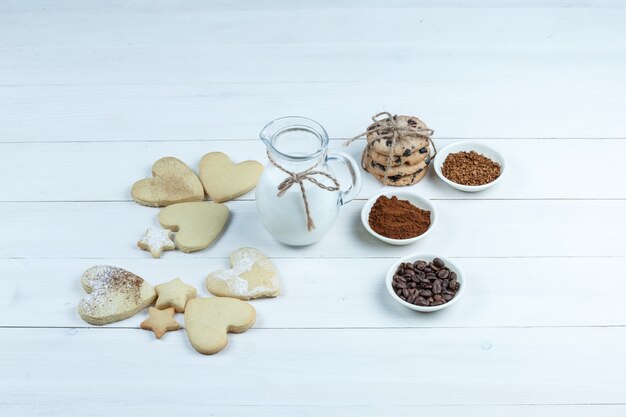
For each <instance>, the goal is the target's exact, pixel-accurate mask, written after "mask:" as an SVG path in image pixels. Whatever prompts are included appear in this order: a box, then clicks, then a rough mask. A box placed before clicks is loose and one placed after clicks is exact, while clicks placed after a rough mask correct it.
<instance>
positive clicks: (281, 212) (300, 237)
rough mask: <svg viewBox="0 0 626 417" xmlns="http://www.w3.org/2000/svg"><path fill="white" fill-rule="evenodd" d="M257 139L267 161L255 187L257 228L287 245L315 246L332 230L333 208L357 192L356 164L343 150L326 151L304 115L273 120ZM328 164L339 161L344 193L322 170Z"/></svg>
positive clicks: (323, 137) (322, 136) (321, 134)
mask: <svg viewBox="0 0 626 417" xmlns="http://www.w3.org/2000/svg"><path fill="white" fill-rule="evenodd" d="M260 137H261V140H262V141H263V142H264V143H265V145H266V146H267V155H268V159H269V161H268V163H267V165H266V166H265V169H264V170H263V173H262V174H261V178H260V179H259V182H258V183H257V186H256V205H257V209H258V211H259V214H260V216H261V221H262V223H263V225H264V226H265V228H266V229H267V230H268V231H269V232H270V233H271V235H272V236H274V238H275V239H276V240H278V241H279V242H282V243H285V244H287V245H294V246H303V245H310V244H311V243H315V242H317V241H318V240H320V239H321V238H322V237H323V236H324V235H325V234H326V233H327V232H328V231H329V230H330V228H331V227H332V225H333V223H334V222H335V219H337V216H338V214H339V208H340V207H341V206H342V205H343V204H346V203H348V202H350V201H351V200H352V199H353V198H354V197H356V195H357V194H358V193H359V191H360V190H361V173H360V172H359V167H358V165H357V163H356V162H355V160H354V159H353V158H352V157H351V156H349V155H347V154H345V153H343V152H337V151H332V150H329V149H328V134H327V133H326V130H324V128H323V127H322V126H321V125H320V124H319V123H317V122H315V121H313V120H311V119H307V118H305V117H293V116H292V117H282V118H280V119H276V120H274V121H272V122H270V123H269V124H268V125H267V126H265V128H264V129H263V130H262V131H261V133H260ZM331 160H338V161H341V162H343V163H344V164H345V166H346V167H347V169H348V172H349V173H350V177H351V180H352V184H351V185H350V187H348V188H347V190H345V191H342V190H340V189H339V184H338V183H336V180H335V178H336V177H335V175H334V173H333V172H332V171H331V169H330V167H329V166H328V161H331ZM342 188H343V187H342ZM307 208H308V215H307ZM311 226H312V227H311Z"/></svg>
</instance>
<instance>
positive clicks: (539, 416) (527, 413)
mask: <svg viewBox="0 0 626 417" xmlns="http://www.w3.org/2000/svg"><path fill="white" fill-rule="evenodd" d="M117 404H118V405H119V406H120V407H121V406H122V405H121V404H119V403H117ZM68 406H69V405H68ZM112 408H113V407H112V406H109V407H107V408H106V410H108V409H112ZM415 408H416V407H415V406H412V405H406V406H374V407H373V406H334V407H333V406H282V405H275V406H236V405H235V406H223V405H211V406H207V405H204V404H201V403H200V404H199V403H197V402H190V403H188V404H184V405H181V404H179V405H178V406H171V408H170V407H164V406H163V405H162V404H161V403H159V402H158V401H155V402H153V403H150V404H142V405H141V407H139V406H138V405H137V403H136V402H129V403H128V404H124V409H123V412H124V413H129V412H130V413H132V415H133V416H153V415H155V414H159V413H162V412H169V413H176V412H181V411H182V412H184V413H185V415H186V416H188V417H193V416H199V417H203V416H206V415H207V414H206V413H207V412H210V413H212V414H211V415H216V416H220V417H247V416H249V415H250V414H251V413H254V415H255V416H257V417H293V416H296V415H297V416H325V417H335V416H337V417H345V416H359V417H379V416H381V415H388V414H391V415H393V416H397V417H413V416H415V412H416V410H415ZM418 408H419V412H420V413H423V414H425V415H428V416H429V417H451V416H459V415H461V416H464V417H502V416H507V417H554V416H568V417H588V416H589V414H590V413H593V415H594V417H622V416H623V415H624V412H625V410H626V406H624V405H621V404H593V405H590V404H578V405H537V404H532V405H454V406H446V405H420V406H419V407H418ZM7 409H8V410H10V411H13V412H14V414H15V415H20V416H25V417H26V416H39V415H40V413H41V412H42V411H45V412H46V416H50V417H54V416H67V414H66V413H67V410H63V409H62V408H61V407H57V406H56V405H52V404H46V405H45V406H41V405H39V406H38V407H33V405H32V404H13V403H11V404H9V405H8V406H7ZM114 411H116V412H122V410H121V408H120V409H119V410H118V409H115V410H114ZM90 415H93V416H99V415H103V416H104V415H105V414H100V410H96V411H95V414H94V411H91V410H90Z"/></svg>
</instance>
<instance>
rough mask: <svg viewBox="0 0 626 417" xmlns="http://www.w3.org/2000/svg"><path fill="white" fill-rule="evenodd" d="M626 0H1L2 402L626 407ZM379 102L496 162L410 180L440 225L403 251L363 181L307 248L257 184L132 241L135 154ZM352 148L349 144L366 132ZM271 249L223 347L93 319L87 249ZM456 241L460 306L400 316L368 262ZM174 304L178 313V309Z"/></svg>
mask: <svg viewBox="0 0 626 417" xmlns="http://www.w3.org/2000/svg"><path fill="white" fill-rule="evenodd" d="M623 6H626V4H624V2H621V1H617V0H616V1H610V0H607V1H598V2H592V1H579V2H576V1H566V0H545V1H536V2H524V1H516V0H507V1H500V2H496V1H487V0H482V1H478V2H469V1H463V0H456V1H455V0H446V1H442V2H434V1H432V2H431V1H409V0H395V1H388V2H380V1H374V0H364V1H349V0H343V1H317V2H316V1H294V2H290V1H286V0H284V1H280V0H276V1H257V2H253V1H242V2H228V1H184V2H168V1H148V0H141V1H131V2H126V1H111V0H105V1H85V2H81V1H68V0H61V1H43V0H41V1H17V0H14V1H11V0H1V1H0V219H2V220H1V221H0V229H1V230H2V231H3V239H2V243H1V244H0V283H1V285H2V288H1V290H0V305H2V306H3V307H4V308H3V313H2V314H1V315H0V415H2V416H23V415H24V416H31V415H33V416H34V415H45V416H68V415H77V416H79V415H80V416H84V415H90V416H101V415H102V416H104V415H114V414H117V415H155V414H156V415H165V414H167V415H202V416H207V415H213V416H249V415H255V416H296V415H297V416H318V415H323V416H334V415H358V416H378V415H381V416H383V415H384V416H388V415H397V416H409V415H411V416H413V415H429V416H435V417H438V416H453V415H454V416H481V417H482V416H587V415H594V416H623V415H626V361H625V360H624V352H625V349H626V305H625V303H626V273H625V272H624V271H625V270H626V221H625V220H624V218H625V216H626V187H624V180H625V179H626V175H625V174H624V162H623V161H624V155H626V122H625V110H626V8H624V7H623ZM380 110H388V111H391V112H397V113H408V114H415V115H418V116H420V117H422V118H423V119H424V120H426V121H427V122H428V124H429V125H431V126H432V127H433V128H434V129H435V130H436V138H437V144H438V145H439V146H443V145H445V144H447V143H450V142H452V141H456V140H459V139H468V138H471V139H476V140H482V141H484V142H486V143H488V144H490V145H492V146H494V147H496V148H498V149H499V150H500V151H501V152H502V153H503V154H504V155H505V156H506V158H507V163H508V172H507V175H506V177H505V178H504V179H503V181H502V183H501V184H499V185H498V186H497V187H494V188H493V189H490V190H489V191H487V192H484V193H480V194H472V195H470V194H463V193H460V192H456V191H454V190H452V189H450V188H446V186H445V185H444V184H443V183H441V182H440V181H438V180H437V179H436V178H435V176H434V175H430V176H429V177H428V178H427V179H426V180H424V181H423V182H421V183H419V184H418V185H416V186H414V187H412V188H413V189H414V190H415V191H416V192H419V193H421V194H422V195H424V196H425V197H428V198H431V199H433V202H434V204H435V205H436V206H437V208H438V209H439V210H440V216H441V217H440V219H441V221H440V222H439V224H438V228H437V230H436V231H435V233H434V234H433V235H432V236H430V237H429V238H428V239H426V240H424V241H423V242H420V243H418V244H416V245H414V246H411V247H399V248H395V247H389V246H385V245H384V244H382V243H380V242H378V241H376V240H374V239H373V238H371V237H370V236H369V235H368V234H367V233H366V232H365V231H364V230H363V229H362V228H361V226H360V224H359V210H360V207H361V206H362V204H363V201H364V200H365V199H366V198H368V197H369V196H371V195H373V194H374V193H376V192H378V191H380V190H381V187H380V186H379V185H378V184H377V183H376V182H375V181H373V180H372V179H371V178H369V177H366V178H365V181H364V187H363V191H362V192H361V194H360V196H359V199H358V200H356V201H354V202H352V203H351V204H349V205H348V206H346V207H344V209H343V210H342V212H341V215H340V218H339V219H338V221H337V223H336V226H335V227H334V229H333V230H332V231H331V232H330V234H329V235H328V236H327V237H326V239H325V240H323V241H322V242H320V243H319V244H316V245H313V246H310V247H307V248H300V249H296V248H289V247H285V246H282V245H280V244H278V243H276V242H275V241H273V239H272V238H271V237H270V236H269V234H268V233H267V232H265V230H264V229H263V228H262V226H261V225H260V223H259V221H258V218H257V216H256V211H255V205H254V193H249V194H248V195H245V196H243V197H242V198H239V199H237V201H233V202H229V203H227V204H228V206H229V207H230V208H231V211H232V213H233V217H232V220H231V223H230V225H229V227H228V230H227V231H226V233H225V234H224V235H223V236H222V237H221V239H220V240H219V241H218V242H217V243H216V244H215V245H214V246H212V247H211V248H210V249H208V250H205V251H201V252H197V253H194V254H191V255H188V254H182V253H174V252H168V253H166V254H165V255H164V257H163V258H162V259H161V260H156V261H155V260H152V259H151V258H149V257H148V255H147V253H146V252H143V251H140V250H138V249H136V248H135V247H134V244H135V241H136V240H137V238H138V237H139V236H140V235H141V233H142V231H143V230H144V229H145V228H146V226H148V225H150V224H156V223H155V219H154V217H155V214H156V213H157V211H156V210H154V209H149V208H145V207H140V206H138V205H136V204H134V203H133V202H131V201H130V199H129V187H130V185H131V184H132V182H133V181H135V180H136V179H138V178H141V177H143V176H146V175H148V173H149V170H150V165H151V163H152V162H153V161H154V160H156V159H157V158H159V157H161V156H166V155H173V156H178V157H180V158H181V159H183V160H185V161H186V162H187V163H189V164H190V165H191V166H192V167H196V166H197V164H198V161H199V159H200V157H201V156H202V155H203V154H204V153H206V152H209V151H216V150H220V151H224V152H227V153H229V154H231V155H232V156H233V157H234V158H235V159H240V160H242V159H248V158H255V159H259V160H261V161H265V159H264V154H263V146H262V144H261V143H260V141H258V139H256V138H257V134H258V131H259V130H260V129H261V128H262V126H263V125H264V124H265V123H266V122H268V121H269V120H272V119H273V118H276V117H279V116H284V115H288V114H299V115H305V116H309V117H312V118H314V119H316V120H318V121H319V122H320V123H322V124H323V125H324V126H325V127H326V128H327V130H328V131H329V133H330V135H331V136H332V138H333V141H332V145H331V146H333V147H335V148H339V147H341V141H342V140H343V139H345V138H347V137H349V136H351V135H353V134H355V133H357V132H359V131H361V130H362V129H363V128H364V127H365V126H366V125H367V120H368V117H369V116H370V115H371V114H373V113H376V112H378V111H380ZM362 146H363V145H362V144H358V145H354V146H353V147H352V148H350V149H349V152H351V153H352V154H353V155H355V156H356V155H358V154H359V152H360V149H361V147H362ZM242 245H250V246H255V247H258V248H260V249H262V250H263V251H264V252H266V253H267V254H268V255H269V256H271V257H272V259H273V261H274V262H275V263H276V265H277V267H278V268H279V270H280V272H281V275H282V282H283V286H284V294H283V295H281V296H280V297H279V298H277V299H274V300H260V301H256V302H254V306H255V307H256V308H257V310H258V322H257V325H256V326H255V327H254V328H253V329H252V330H250V331H249V332H248V333H246V334H244V335H237V336H233V337H232V338H231V343H230V345H229V346H228V348H227V349H226V350H225V351H223V352H221V353H220V354H218V355H215V356H211V357H206V356H202V355H200V354H197V353H196V352H195V351H194V350H193V349H192V348H191V347H190V345H189V344H188V341H187V338H186V335H185V332H184V330H183V331H179V332H173V333H169V334H167V335H166V336H165V337H164V339H163V340H161V341H156V340H154V338H153V336H152V335H151V333H149V332H146V331H142V330H139V329H138V324H139V322H140V321H141V320H142V319H143V317H144V315H145V313H141V314H139V315H137V316H136V317H133V318H131V319H128V320H126V321H122V322H119V323H115V324H112V325H110V326H106V327H102V328H96V327H92V326H89V325H87V324H86V323H84V322H82V321H81V320H80V318H79V317H78V315H77V313H76V310H75V309H76V304H77V303H78V301H79V299H80V298H81V295H82V290H81V288H80V285H79V277H80V274H81V273H82V271H83V270H84V269H86V268H87V267H89V266H91V265H94V264H100V263H111V264H115V265H119V266H122V267H125V268H128V269H130V270H132V271H134V272H137V273H138V274H140V275H142V276H145V277H146V278H147V279H149V280H150V281H151V282H153V283H159V282H164V281H167V280H169V279H171V278H173V277H175V276H180V277H182V278H183V279H185V280H187V281H188V282H190V283H192V284H194V285H195V286H197V287H198V288H199V289H200V293H201V294H203V295H206V290H205V289H204V288H203V278H204V276H205V275H206V274H207V273H209V272H210V271H212V270H214V269H217V268H220V267H223V266H224V265H225V263H226V257H227V255H228V253H229V252H230V251H231V250H233V249H235V248H237V247H239V246H242ZM418 251H423V252H434V253H441V254H442V255H445V256H449V257H452V258H454V259H455V261H457V262H458V263H459V264H460V265H462V266H463V268H464V269H465V270H466V273H467V275H468V278H469V285H468V287H467V292H466V295H465V297H464V299H463V300H462V301H460V302H459V303H458V304H457V305H455V306H454V307H451V308H450V309H449V310H444V311H442V312H439V313H437V314H432V315H419V314H414V313H413V312H411V311H408V310H406V309H403V308H402V307H400V306H398V305H396V304H394V303H393V302H392V300H390V298H388V296H387V294H386V292H385V289H384V285H383V276H384V274H385V272H386V270H387V268H388V267H389V265H390V264H391V263H393V262H394V260H395V259H397V258H398V257H400V256H402V255H406V254H410V253H412V252H418ZM181 319H182V318H181Z"/></svg>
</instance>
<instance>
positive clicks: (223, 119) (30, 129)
mask: <svg viewBox="0 0 626 417" xmlns="http://www.w3.org/2000/svg"><path fill="white" fill-rule="evenodd" d="M625 96H626V82H624V80H623V79H622V80H621V81H617V82H613V81H611V80H601V79H599V80H598V81H597V82H594V83H587V84H582V85H580V84H576V85H573V84H571V83H567V82H566V83H563V82H560V81H558V80H546V79H544V80H543V81H540V82H536V81H535V80H532V79H528V80H519V81H518V80H512V81H502V82H494V83H491V82H475V83H467V82H458V83H457V82H455V81H450V80H448V81H442V82H441V83H435V82H414V83H411V84H409V85H407V84H406V83H398V82H394V81H381V82H376V83H374V82H371V83H296V84H188V85H130V86H58V87H51V86H45V87H23V86H22V87H3V88H2V95H1V96H0V141H2V142H32V141H36V142H48V141H127V140H141V141H145V140H183V139H185V140H207V139H250V138H254V137H256V136H257V135H258V132H259V131H260V130H261V129H262V128H263V126H265V124H266V123H267V122H269V121H271V120H273V119H274V118H276V117H280V116H285V115H294V114H295V115H302V116H308V117H311V118H313V119H315V120H317V121H319V122H320V123H322V125H324V126H325V127H326V129H327V130H328V132H329V134H330V135H331V136H332V137H335V138H347V137H351V136H353V135H355V134H357V133H359V132H362V131H363V129H364V128H365V127H366V126H367V125H368V123H369V117H370V116H371V115H372V114H374V113H376V112H379V111H381V110H388V111H391V112H394V113H399V114H406V113H408V114H415V115H419V116H420V117H421V118H423V119H424V120H425V121H426V122H427V123H428V124H429V125H430V126H431V127H432V128H434V129H435V130H436V134H437V137H448V138H468V137H474V138H475V137H483V138H489V137H492V138H529V137H534V138H537V137H541V138H550V137H561V138H580V137H584V138H591V137H594V138H602V137H621V138H623V137H625V134H624V129H623V126H622V125H621V124H620V123H619V120H620V117H621V113H620V111H621V109H622V108H623V104H624V100H623V97H625ZM452 98H453V99H452ZM590 114H593V115H594V120H593V123H590V121H589V115H590Z"/></svg>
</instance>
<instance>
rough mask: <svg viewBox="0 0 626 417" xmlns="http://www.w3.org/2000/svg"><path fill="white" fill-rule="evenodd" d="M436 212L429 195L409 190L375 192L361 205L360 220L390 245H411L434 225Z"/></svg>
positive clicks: (373, 233)
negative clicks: (422, 195) (428, 198)
mask: <svg viewBox="0 0 626 417" xmlns="http://www.w3.org/2000/svg"><path fill="white" fill-rule="evenodd" d="M436 222H437V212H436V211H435V207H434V206H433V205H432V203H431V202H430V201H428V200H427V199H425V198H423V197H420V196H418V195H417V194H414V193H411V192H408V191H401V190H397V191H390V192H386V193H381V194H378V195H375V196H374V197H372V198H370V199H369V200H367V202H366V203H365V205H364V206H363V208H362V209H361V223H363V227H365V230H367V231H368V232H369V233H370V234H371V235H372V236H374V237H376V238H378V239H380V240H382V241H383V242H385V243H389V244H391V245H408V244H410V243H414V242H417V241H418V240H420V239H422V238H423V237H425V236H427V235H428V234H429V233H430V232H431V231H432V230H433V228H434V227H435V224H436Z"/></svg>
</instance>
